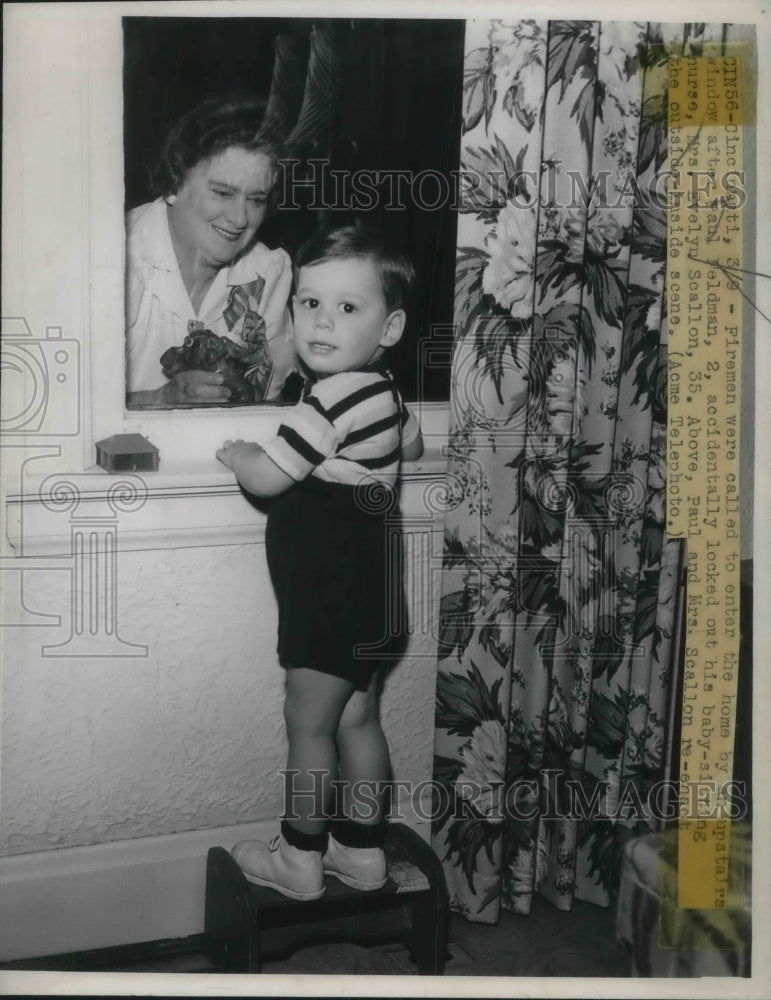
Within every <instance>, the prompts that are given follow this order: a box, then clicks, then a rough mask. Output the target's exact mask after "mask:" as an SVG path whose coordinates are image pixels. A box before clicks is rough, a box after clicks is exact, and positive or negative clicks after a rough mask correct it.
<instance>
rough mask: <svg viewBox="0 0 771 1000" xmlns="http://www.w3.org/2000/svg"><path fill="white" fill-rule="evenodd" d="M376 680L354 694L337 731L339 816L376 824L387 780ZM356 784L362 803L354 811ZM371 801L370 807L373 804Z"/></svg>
mask: <svg viewBox="0 0 771 1000" xmlns="http://www.w3.org/2000/svg"><path fill="white" fill-rule="evenodd" d="M379 687H380V685H379V678H378V677H377V675H376V674H373V675H372V679H371V681H370V684H369V687H368V688H367V689H366V690H365V691H358V690H354V692H353V694H351V696H350V697H349V699H348V702H347V704H346V706H345V708H344V710H343V713H342V716H341V718H340V724H339V726H338V728H337V749H338V753H339V755H340V777H341V779H342V780H343V781H344V782H345V784H344V785H343V812H344V814H345V815H346V816H348V817H349V818H352V819H355V820H356V821H357V822H360V823H379V822H380V820H382V818H383V807H384V797H385V787H386V783H387V782H388V781H389V780H390V777H391V762H390V759H389V754H388V743H387V742H386V738H385V735H384V733H383V730H382V728H381V726H380V717H379V713H378V695H379ZM356 782H362V783H366V785H365V789H364V791H365V795H366V802H364V803H363V805H360V806H359V807H358V808H357V807H356V793H355V791H353V790H352V786H355V784H356ZM372 800H374V803H373V801H372Z"/></svg>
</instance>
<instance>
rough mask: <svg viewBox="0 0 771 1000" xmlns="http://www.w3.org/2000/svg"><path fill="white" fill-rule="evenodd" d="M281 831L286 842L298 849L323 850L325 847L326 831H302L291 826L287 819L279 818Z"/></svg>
mask: <svg viewBox="0 0 771 1000" xmlns="http://www.w3.org/2000/svg"><path fill="white" fill-rule="evenodd" d="M281 833H282V835H283V837H284V840H285V841H286V842H287V844H291V845H292V847H296V848H297V849H298V851H325V850H326V847H327V831H326V830H324V831H322V832H321V833H303V832H302V830H298V829H297V828H296V827H294V826H292V824H291V823H290V822H289V820H286V819H282V820H281Z"/></svg>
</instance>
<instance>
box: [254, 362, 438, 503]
mask: <svg viewBox="0 0 771 1000" xmlns="http://www.w3.org/2000/svg"><path fill="white" fill-rule="evenodd" d="M394 395H396V398H394ZM397 400H398V402H397ZM417 435H418V424H417V421H416V420H415V417H414V416H413V414H412V413H411V412H410V411H409V409H408V408H407V407H406V406H405V405H404V403H403V402H402V401H401V397H399V395H398V393H395V390H394V389H392V387H391V382H390V381H389V379H388V377H387V376H386V375H384V374H382V373H381V372H379V371H371V370H370V371H354V372H340V373H339V374H337V375H330V376H329V377H327V378H324V379H319V380H318V381H317V382H313V383H312V384H311V385H310V386H309V387H308V388H306V389H305V391H304V392H303V397H302V400H301V401H300V402H299V403H298V404H297V406H296V407H294V409H293V410H292V411H291V412H290V413H288V414H287V416H286V418H285V419H284V420H283V422H282V423H281V426H280V427H279V429H278V433H277V434H276V437H275V438H274V439H273V440H272V441H270V442H268V444H266V445H265V446H264V449H265V452H266V454H267V455H268V456H269V457H270V458H271V459H272V460H273V461H274V462H275V463H276V465H277V466H278V467H279V468H280V469H282V470H283V471H284V472H286V473H287V475H289V476H291V477H292V479H296V480H298V481H299V480H301V479H304V478H305V477H306V476H308V475H310V474H311V473H312V474H313V475H315V476H317V477H318V478H319V479H323V480H326V481H327V482H334V483H347V484H348V485H351V486H355V485H357V484H360V483H361V482H362V480H363V479H368V480H372V479H375V480H378V481H379V482H382V483H386V484H387V485H389V486H392V485H394V483H395V481H396V477H397V475H398V472H399V460H400V456H401V448H402V442H403V443H404V444H409V443H410V442H411V441H413V440H414V439H415V438H416V437H417Z"/></svg>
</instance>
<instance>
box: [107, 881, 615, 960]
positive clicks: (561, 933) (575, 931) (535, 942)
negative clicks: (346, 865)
mask: <svg viewBox="0 0 771 1000" xmlns="http://www.w3.org/2000/svg"><path fill="white" fill-rule="evenodd" d="M449 942H450V947H449V952H450V954H451V955H452V956H453V957H452V958H451V959H450V961H449V962H448V964H447V968H446V971H445V975H447V976H597V977H599V976H615V977H618V976H627V975H628V974H629V959H628V958H627V956H626V954H625V953H624V951H623V950H622V949H621V947H620V946H619V945H618V944H617V943H616V941H615V937H614V912H613V909H612V908H611V909H603V908H601V907H598V906H594V905H592V904H591V903H576V904H575V905H574V907H573V909H572V910H571V911H570V912H569V913H562V912H560V911H558V910H556V909H555V908H554V907H553V906H552V905H551V904H550V903H547V902H546V901H544V900H543V899H541V898H540V897H536V899H535V901H534V903H533V909H532V912H531V914H530V916H528V917H520V916H516V915H515V914H512V913H502V914H501V918H500V921H499V923H498V924H496V925H494V926H490V925H482V924H472V923H469V922H468V921H467V920H465V919H464V918H463V917H461V916H459V915H457V914H453V915H452V916H451V918H450V928H449ZM113 971H118V970H116V969H115V968H114V967H113ZM121 971H131V972H177V973H180V972H201V973H211V972H216V971H217V970H216V969H215V968H214V967H213V966H212V965H211V963H210V962H209V961H208V960H207V959H206V958H205V957H204V956H203V955H200V956H197V955H186V956H180V957H177V958H168V959H165V960H164V961H163V962H160V963H159V962H158V961H155V962H151V963H135V964H131V965H126V966H125V967H124V968H123V969H122V970H121ZM263 972H264V973H271V974H274V975H281V974H287V975H288V974H293V973H305V974H313V975H391V976H392V975H414V971H413V966H412V964H411V962H410V960H409V956H408V955H407V954H406V953H405V952H404V951H403V950H401V949H399V948H398V946H396V945H390V946H389V945H385V946H376V947H370V948H363V947H359V946H357V945H353V944H344V943H343V944H325V945H318V946H313V947H308V948H303V949H301V950H299V951H297V952H295V954H294V955H293V956H292V957H291V958H289V959H287V960H285V961H280V962H279V961H275V962H266V963H265V965H264V966H263Z"/></svg>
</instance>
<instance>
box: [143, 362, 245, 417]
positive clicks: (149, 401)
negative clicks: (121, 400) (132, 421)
mask: <svg viewBox="0 0 771 1000" xmlns="http://www.w3.org/2000/svg"><path fill="white" fill-rule="evenodd" d="M230 395H231V392H230V389H229V388H228V387H227V386H226V385H225V384H224V376H223V375H222V374H221V373H220V372H204V371H190V372H179V374H177V375H175V376H174V377H173V378H170V379H169V381H168V382H167V383H166V385H162V386H161V387H160V389H139V390H137V391H135V392H129V393H128V394H127V395H126V405H127V406H128V408H129V409H135V408H139V407H147V409H153V408H157V409H161V408H163V407H171V406H185V405H187V406H216V405H217V404H218V403H226V402H227V401H228V400H229V399H230Z"/></svg>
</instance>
